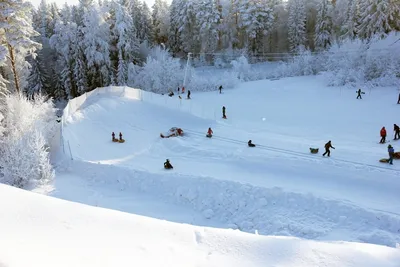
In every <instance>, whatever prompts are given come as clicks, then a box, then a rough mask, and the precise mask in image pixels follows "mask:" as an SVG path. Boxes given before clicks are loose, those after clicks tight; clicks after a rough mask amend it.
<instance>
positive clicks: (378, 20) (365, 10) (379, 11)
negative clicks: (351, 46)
mask: <svg viewBox="0 0 400 267" xmlns="http://www.w3.org/2000/svg"><path fill="white" fill-rule="evenodd" d="M399 13H400V1H393V0H363V1H360V25H359V28H358V36H359V37H361V38H365V39H369V38H371V37H373V36H374V35H375V34H378V35H380V36H381V37H384V36H386V34H387V33H389V32H390V31H392V30H393V29H394V28H393V25H399V26H400V22H398V21H393V19H395V18H398V14H399Z"/></svg>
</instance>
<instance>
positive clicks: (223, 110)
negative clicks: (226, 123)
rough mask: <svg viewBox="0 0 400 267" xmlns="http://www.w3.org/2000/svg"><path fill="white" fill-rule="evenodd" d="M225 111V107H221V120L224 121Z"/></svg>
mask: <svg viewBox="0 0 400 267" xmlns="http://www.w3.org/2000/svg"><path fill="white" fill-rule="evenodd" d="M225 110H226V108H225V106H223V107H222V118H223V119H226V114H225Z"/></svg>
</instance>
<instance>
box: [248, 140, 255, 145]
mask: <svg viewBox="0 0 400 267" xmlns="http://www.w3.org/2000/svg"><path fill="white" fill-rule="evenodd" d="M247 145H248V146H249V147H255V146H256V145H255V144H253V143H252V142H251V140H249V142H247Z"/></svg>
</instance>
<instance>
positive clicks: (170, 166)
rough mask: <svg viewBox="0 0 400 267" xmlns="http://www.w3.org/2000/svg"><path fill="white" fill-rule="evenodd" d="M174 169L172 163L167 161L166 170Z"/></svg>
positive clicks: (165, 163)
mask: <svg viewBox="0 0 400 267" xmlns="http://www.w3.org/2000/svg"><path fill="white" fill-rule="evenodd" d="M173 168H174V167H173V166H172V165H171V163H170V162H169V159H167V160H166V161H165V162H164V169H166V170H169V169H173Z"/></svg>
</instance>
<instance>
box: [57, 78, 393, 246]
mask: <svg viewBox="0 0 400 267" xmlns="http://www.w3.org/2000/svg"><path fill="white" fill-rule="evenodd" d="M298 88H301V90H300V89H298ZM115 90H117V91H118V92H117V93H115V92H113V89H112V88H108V89H105V90H104V89H102V93H101V94H98V93H92V95H91V96H87V99H86V102H85V103H84V104H83V102H84V101H82V104H83V105H82V106H81V108H80V109H79V110H77V111H74V112H71V114H69V116H67V117H66V118H64V122H65V124H64V129H63V138H64V151H65V154H66V155H67V158H69V157H72V158H73V159H74V160H73V161H70V160H68V159H66V160H65V161H63V162H62V163H60V164H59V167H58V169H57V173H58V176H57V177H58V178H57V179H58V180H59V181H62V177H63V176H65V175H69V176H75V177H79V178H76V179H70V181H73V180H80V181H81V182H79V183H82V184H85V185H84V187H87V188H89V189H88V190H87V192H85V195H87V196H85V197H83V195H84V194H83V193H82V194H81V195H80V196H77V193H76V191H75V190H73V189H72V188H73V187H71V185H68V186H66V185H65V184H66V183H65V182H59V183H58V184H57V179H56V184H55V190H54V191H52V192H51V193H50V194H52V195H54V196H57V197H61V198H64V199H68V200H73V201H79V202H82V203H87V204H91V205H98V206H103V207H108V208H115V209H119V210H122V211H132V210H131V209H130V208H129V205H130V204H129V203H124V205H123V206H121V204H118V205H117V204H115V205H114V204H107V203H111V202H112V203H116V202H117V201H115V199H119V200H121V201H123V199H124V198H128V196H132V195H141V196H143V195H144V196H147V197H151V198H152V201H155V202H159V203H167V204H168V205H173V206H179V207H184V208H187V209H188V210H192V211H195V212H198V213H200V214H201V215H202V217H203V218H205V219H206V220H208V221H209V222H208V224H209V225H218V226H219V227H225V228H233V229H240V230H241V231H246V232H251V233H254V232H255V231H257V232H258V233H260V234H265V235H284V236H296V237H301V238H306V239H317V240H335V241H336V240H344V241H358V242H366V243H373V244H379V245H386V246H390V247H395V246H396V244H397V243H400V206H399V203H400V196H399V194H398V192H399V191H400V180H399V179H398V177H399V173H400V168H399V167H398V166H397V165H398V164H397V162H395V164H394V165H393V166H389V165H383V164H382V163H379V159H380V158H384V157H386V155H387V152H386V146H384V145H380V144H378V141H379V130H380V128H381V127H382V125H387V126H388V128H389V126H390V125H392V124H393V123H394V122H395V121H394V120H395V119H396V118H395V117H394V115H392V114H396V113H395V110H396V109H397V108H398V107H397V106H396V104H393V105H390V104H388V103H393V102H395V100H396V98H397V95H396V92H395V91H394V90H393V89H390V88H389V89H388V88H377V89H374V91H373V92H370V93H369V94H367V95H366V96H365V97H364V99H363V100H361V101H360V100H357V99H356V94H355V90H353V88H351V89H347V88H326V87H324V86H323V85H322V82H321V80H320V79H319V78H318V77H301V78H289V79H282V80H278V81H258V82H249V83H244V84H242V85H241V86H239V87H238V88H237V89H235V90H229V91H228V90H227V91H224V92H223V94H218V92H209V93H197V94H196V93H192V99H191V100H180V99H179V98H178V97H177V96H176V95H175V96H174V97H168V96H166V95H165V96H161V95H151V94H147V95H145V96H144V95H142V96H141V97H140V99H141V100H142V101H140V100H136V99H132V97H129V95H130V94H131V93H132V91H131V89H129V88H123V89H121V88H116V89H115ZM132 90H133V89H132ZM378 90H379V91H378ZM124 96H125V97H124ZM238 99H240V101H238ZM222 105H225V106H226V107H227V116H228V119H227V120H222V119H220V116H221V107H222ZM338 107H340V109H338ZM371 109H373V110H375V112H374V114H371V113H370V110H371ZM354 110H356V111H354ZM321 111H324V112H321ZM354 113H356V114H355V115H354V116H353V115H351V116H349V114H354ZM357 114H369V115H368V116H359V115H357ZM264 118H265V119H264ZM173 126H178V127H181V128H182V129H183V130H184V131H185V134H184V136H183V137H178V138H168V139H161V138H160V137H159V134H160V132H165V131H166V130H168V129H169V128H170V127H173ZM208 127H212V129H213V130H214V137H213V138H211V139H209V138H205V133H206V130H207V129H208ZM111 132H115V133H116V134H118V133H119V132H122V133H123V136H124V139H126V142H125V143H124V144H116V143H112V142H111ZM249 139H252V140H253V142H254V143H256V144H257V145H258V146H257V147H256V148H254V149H253V148H248V147H247V146H246V143H247V140H249ZM328 140H332V142H333V144H334V146H335V147H336V150H334V151H332V156H331V158H323V157H322V156H321V153H320V154H317V155H311V154H309V148H310V147H315V146H316V147H319V148H320V150H322V146H323V144H324V143H325V142H327V141H328ZM391 142H392V143H393V144H394V146H395V148H396V143H394V141H391ZM166 158H169V159H170V160H171V162H172V164H173V165H174V170H172V171H169V172H168V171H165V170H164V169H163V168H162V163H163V162H164V161H165V159H166ZM65 181H66V180H65ZM81 190H83V189H81ZM82 192H83V191H82ZM155 213H157V212H155ZM167 213H168V212H164V213H163V212H162V211H161V210H160V211H159V212H158V214H157V216H156V217H157V218H161V219H168V214H167ZM144 215H146V214H144ZM176 221H177V222H182V220H176ZM183 222H187V223H191V224H203V225H207V222H204V221H202V222H199V221H197V220H192V221H191V220H190V219H188V220H183Z"/></svg>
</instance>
